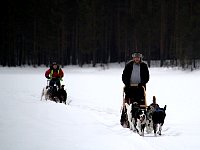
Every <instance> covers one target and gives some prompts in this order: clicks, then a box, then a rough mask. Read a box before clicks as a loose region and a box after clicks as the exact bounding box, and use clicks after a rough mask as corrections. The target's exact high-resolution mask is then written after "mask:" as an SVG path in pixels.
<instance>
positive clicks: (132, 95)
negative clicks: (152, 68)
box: [122, 52, 149, 105]
mask: <svg viewBox="0 0 200 150" xmlns="http://www.w3.org/2000/svg"><path fill="white" fill-rule="evenodd" d="M132 58H133V59H132V60H131V61H129V62H128V63H127V64H126V66H125V68H124V70H123V74H122V81H123V83H124V84H125V87H124V92H125V101H126V102H127V101H128V102H129V103H130V102H131V103H132V102H138V104H142V105H143V104H144V102H141V100H142V99H144V94H145V93H144V90H146V83H147V82H148V81H149V69H148V66H147V64H146V63H144V62H143V61H142V54H141V53H139V52H136V53H133V54H132ZM123 103H125V102H123Z"/></svg>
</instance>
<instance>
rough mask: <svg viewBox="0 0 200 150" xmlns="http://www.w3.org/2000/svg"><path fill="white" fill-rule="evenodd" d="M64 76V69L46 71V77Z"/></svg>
mask: <svg viewBox="0 0 200 150" xmlns="http://www.w3.org/2000/svg"><path fill="white" fill-rule="evenodd" d="M63 76H64V73H63V71H62V69H51V68H50V69H48V70H47V71H46V72H45V77H46V78H47V79H49V78H50V79H51V78H62V77H63Z"/></svg>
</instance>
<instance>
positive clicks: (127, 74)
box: [122, 61, 149, 87]
mask: <svg viewBox="0 0 200 150" xmlns="http://www.w3.org/2000/svg"><path fill="white" fill-rule="evenodd" d="M133 63H134V62H133V61H130V62H128V63H127V64H126V66H125V68H124V71H123V74H122V81H123V83H124V84H125V86H127V87H128V86H130V79H131V74H132V70H133ZM140 78H141V84H142V85H143V86H145V87H146V83H147V82H148V81H149V69H148V67H147V64H146V63H144V62H141V63H140Z"/></svg>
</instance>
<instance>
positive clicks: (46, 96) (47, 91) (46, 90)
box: [41, 86, 50, 100]
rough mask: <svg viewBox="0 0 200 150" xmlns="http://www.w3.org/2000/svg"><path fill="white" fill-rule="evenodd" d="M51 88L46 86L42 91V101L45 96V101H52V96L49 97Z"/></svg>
mask: <svg viewBox="0 0 200 150" xmlns="http://www.w3.org/2000/svg"><path fill="white" fill-rule="evenodd" d="M49 89H50V88H49V86H46V87H44V88H43V89H42V94H41V100H42V97H43V96H44V99H45V100H48V99H50V97H49V96H50V95H49Z"/></svg>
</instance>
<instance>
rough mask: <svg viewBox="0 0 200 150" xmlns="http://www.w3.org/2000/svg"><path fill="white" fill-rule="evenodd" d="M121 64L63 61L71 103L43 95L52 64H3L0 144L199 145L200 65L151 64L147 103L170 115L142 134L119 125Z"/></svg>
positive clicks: (36, 149) (133, 148) (88, 147)
mask: <svg viewBox="0 0 200 150" xmlns="http://www.w3.org/2000/svg"><path fill="white" fill-rule="evenodd" d="M123 67H124V66H123V65H122V66H120V65H116V64H112V65H110V66H109V69H108V68H106V69H102V68H100V67H97V68H92V67H83V68H79V67H76V66H75V67H72V66H67V67H64V68H63V70H64V72H65V77H64V78H63V79H64V80H63V82H62V84H65V85H66V89H67V92H68V100H69V101H71V103H70V104H69V105H64V104H60V103H55V102H52V101H45V100H43V101H40V97H41V91H42V88H43V87H44V86H46V79H45V77H44V72H45V71H46V69H48V68H45V67H40V68H31V67H25V68H7V67H4V68H3V67H0V83H1V86H0V102H1V104H0V150H177V149H179V150H199V148H200V142H199V139H200V130H199V126H200V117H199V114H200V108H199V104H200V98H199V92H200V91H199V84H200V71H194V72H189V71H181V70H176V69H170V68H150V81H149V83H148V84H147V103H148V104H150V103H151V101H152V97H153V95H155V96H156V97H157V102H158V103H159V105H160V106H164V105H165V104H166V105H167V110H166V113H167V116H166V120H165V124H164V126H163V131H162V136H157V137H154V134H153V133H152V134H145V135H144V137H141V136H139V135H138V134H136V133H133V132H132V131H130V130H129V129H127V128H122V126H121V125H120V115H121V113H120V109H121V105H122V88H123V83H122V81H121V74H122V71H123Z"/></svg>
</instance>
